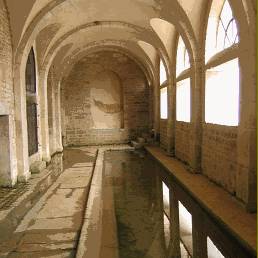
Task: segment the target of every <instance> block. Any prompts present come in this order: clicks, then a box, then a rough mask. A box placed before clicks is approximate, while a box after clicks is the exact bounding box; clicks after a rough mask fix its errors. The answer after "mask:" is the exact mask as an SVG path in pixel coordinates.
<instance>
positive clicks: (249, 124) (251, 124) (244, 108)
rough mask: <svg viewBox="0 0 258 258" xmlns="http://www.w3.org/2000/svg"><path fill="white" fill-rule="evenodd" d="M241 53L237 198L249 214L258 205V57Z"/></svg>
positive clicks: (247, 50) (249, 51) (248, 51)
mask: <svg viewBox="0 0 258 258" xmlns="http://www.w3.org/2000/svg"><path fill="white" fill-rule="evenodd" d="M240 53H241V54H240V58H239V61H240V62H239V65H240V74H241V76H240V107H239V110H240V114H239V126H238V139H237V155H238V157H237V175H236V196H237V197H238V198H239V199H241V200H242V201H244V203H245V205H246V209H247V210H248V211H250V212H254V211H256V202H257V194H256V190H257V179H256V175H257V164H256V159H257V149H256V122H257V121H256V90H257V88H256V55H255V53H254V52H253V53H252V51H251V49H244V50H242V49H241V52H240Z"/></svg>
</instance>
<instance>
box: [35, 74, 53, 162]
mask: <svg viewBox="0 0 258 258" xmlns="http://www.w3.org/2000/svg"><path fill="white" fill-rule="evenodd" d="M38 92H39V105H40V129H41V130H40V132H41V144H42V145H41V146H42V160H43V161H46V162H49V161H50V159H51V157H50V152H49V128H48V103H47V79H46V76H45V71H43V70H40V71H39V85H38Z"/></svg>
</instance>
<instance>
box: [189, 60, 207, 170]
mask: <svg viewBox="0 0 258 258" xmlns="http://www.w3.org/2000/svg"><path fill="white" fill-rule="evenodd" d="M192 70H193V71H192V74H193V75H194V76H191V132H190V134H191V142H190V155H191V156H190V167H191V169H192V172H194V173H200V171H201V148H202V121H203V119H204V94H203V92H204V83H205V74H204V72H203V71H204V59H203V58H199V59H197V60H195V64H194V66H193V67H192Z"/></svg>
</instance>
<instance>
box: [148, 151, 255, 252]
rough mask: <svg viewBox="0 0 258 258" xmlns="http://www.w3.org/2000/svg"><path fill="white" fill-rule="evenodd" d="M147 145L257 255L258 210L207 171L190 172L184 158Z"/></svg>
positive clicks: (203, 206) (152, 154) (169, 170)
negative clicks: (245, 204) (249, 209)
mask: <svg viewBox="0 0 258 258" xmlns="http://www.w3.org/2000/svg"><path fill="white" fill-rule="evenodd" d="M145 149H146V150H147V152H148V153H149V154H151V156H153V157H154V158H155V160H157V161H158V162H159V163H160V164H161V165H162V166H163V167H164V168H165V169H166V170H167V171H168V172H169V173H170V174H171V175H172V176H173V177H174V178H175V179H176V181H177V182H178V184H179V185H181V186H182V187H183V188H184V189H185V190H186V191H187V192H188V193H189V194H190V195H191V196H192V197H193V198H194V199H195V200H196V201H197V203H199V204H200V206H201V207H202V208H204V209H205V210H206V211H207V212H208V213H209V214H210V215H211V216H213V217H214V218H215V219H216V220H217V221H218V222H219V223H220V224H221V225H222V226H223V227H224V228H225V230H227V231H228V232H229V233H230V234H231V235H233V236H234V237H235V238H236V239H237V240H238V241H240V243H242V245H243V246H245V247H246V248H247V249H248V250H250V251H251V252H252V253H253V254H255V255H256V252H257V249H256V225H257V222H256V214H252V213H248V212H247V211H246V210H245V209H244V208H243V206H242V205H241V204H240V203H239V201H237V199H236V198H234V197H233V196H232V195H230V194H229V193H228V192H226V191H225V190H224V189H222V188H221V187H219V186H218V185H216V184H215V183H213V182H211V181H210V180H209V179H208V178H207V177H205V176H204V175H201V174H192V173H190V172H189V171H188V170H187V168H186V167H185V166H184V164H183V163H182V162H180V161H178V160H177V159H175V158H172V157H169V156H168V155H167V153H166V152H165V151H164V150H162V149H161V148H160V147H156V146H146V147H145Z"/></svg>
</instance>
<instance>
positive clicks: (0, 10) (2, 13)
mask: <svg viewBox="0 0 258 258" xmlns="http://www.w3.org/2000/svg"><path fill="white" fill-rule="evenodd" d="M0 101H1V102H0V103H1V106H0V108H1V109H3V106H5V107H6V110H7V111H6V113H7V112H8V113H9V112H11V111H12V109H13V84H12V46H11V35H10V29H9V21H8V16H7V11H6V9H5V7H4V3H3V1H2V0H0Z"/></svg>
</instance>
